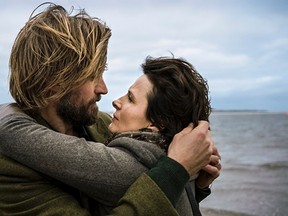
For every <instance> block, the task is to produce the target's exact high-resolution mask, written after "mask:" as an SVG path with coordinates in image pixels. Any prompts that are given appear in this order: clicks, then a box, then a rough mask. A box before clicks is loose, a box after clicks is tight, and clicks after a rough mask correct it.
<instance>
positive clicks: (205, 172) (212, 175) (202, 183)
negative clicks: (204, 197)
mask: <svg viewBox="0 0 288 216" xmlns="http://www.w3.org/2000/svg"><path fill="white" fill-rule="evenodd" d="M221 168H222V165H221V156H220V154H219V152H218V150H217V148H216V147H215V146H214V148H213V154H212V155H211V157H210V163H209V164H208V165H207V166H205V167H204V168H203V169H202V170H200V173H199V176H198V178H197V179H196V186H197V187H198V188H200V189H204V188H207V187H208V186H209V185H210V184H211V183H212V182H213V181H214V180H215V179H216V178H218V177H219V175H220V170H221Z"/></svg>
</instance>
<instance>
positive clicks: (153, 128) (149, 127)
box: [147, 125, 159, 132]
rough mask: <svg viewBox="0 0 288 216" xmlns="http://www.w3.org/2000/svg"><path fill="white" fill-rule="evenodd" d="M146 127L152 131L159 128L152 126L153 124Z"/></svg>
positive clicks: (156, 130)
mask: <svg viewBox="0 0 288 216" xmlns="http://www.w3.org/2000/svg"><path fill="white" fill-rule="evenodd" d="M147 128H148V129H150V130H152V131H153V132H158V131H159V129H158V128H157V127H156V126H154V125H150V126H148V127H147Z"/></svg>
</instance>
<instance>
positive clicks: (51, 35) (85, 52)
mask: <svg viewBox="0 0 288 216" xmlns="http://www.w3.org/2000/svg"><path fill="white" fill-rule="evenodd" d="M110 36H111V30H110V29H109V28H108V27H107V26H106V25H105V24H104V23H103V22H101V20H99V19H97V18H92V17H90V16H89V15H88V14H87V13H86V12H85V11H84V10H80V11H79V12H78V13H77V14H75V15H73V16H72V15H71V14H68V13H67V11H66V10H65V9H64V8H63V7H62V6H59V5H49V7H48V8H47V9H46V10H45V11H43V12H41V13H39V14H37V15H35V16H33V17H30V18H29V20H28V22H27V23H26V25H25V26H24V27H23V28H22V29H21V31H20V32H19V34H18V36H17V38H16V39H15V42H14V45H13V47H12V52H11V56H10V93H11V95H12V97H13V98H14V99H15V100H16V102H17V103H18V104H19V105H20V106H21V108H22V109H23V110H26V111H38V110H39V109H41V108H44V107H46V106H47V105H48V104H49V103H51V102H52V101H56V100H59V99H60V98H61V97H63V96H64V95H66V94H67V93H69V92H71V91H72V90H73V89H75V88H77V87H80V86H81V85H83V84H84V83H85V82H86V81H87V80H89V79H93V78H96V79H97V78H101V76H102V74H103V72H104V70H105V67H106V60H107V48H108V40H109V38H110ZM55 87H57V88H58V89H61V90H60V91H53V89H55Z"/></svg>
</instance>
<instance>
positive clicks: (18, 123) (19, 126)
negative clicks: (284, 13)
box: [0, 109, 206, 200]
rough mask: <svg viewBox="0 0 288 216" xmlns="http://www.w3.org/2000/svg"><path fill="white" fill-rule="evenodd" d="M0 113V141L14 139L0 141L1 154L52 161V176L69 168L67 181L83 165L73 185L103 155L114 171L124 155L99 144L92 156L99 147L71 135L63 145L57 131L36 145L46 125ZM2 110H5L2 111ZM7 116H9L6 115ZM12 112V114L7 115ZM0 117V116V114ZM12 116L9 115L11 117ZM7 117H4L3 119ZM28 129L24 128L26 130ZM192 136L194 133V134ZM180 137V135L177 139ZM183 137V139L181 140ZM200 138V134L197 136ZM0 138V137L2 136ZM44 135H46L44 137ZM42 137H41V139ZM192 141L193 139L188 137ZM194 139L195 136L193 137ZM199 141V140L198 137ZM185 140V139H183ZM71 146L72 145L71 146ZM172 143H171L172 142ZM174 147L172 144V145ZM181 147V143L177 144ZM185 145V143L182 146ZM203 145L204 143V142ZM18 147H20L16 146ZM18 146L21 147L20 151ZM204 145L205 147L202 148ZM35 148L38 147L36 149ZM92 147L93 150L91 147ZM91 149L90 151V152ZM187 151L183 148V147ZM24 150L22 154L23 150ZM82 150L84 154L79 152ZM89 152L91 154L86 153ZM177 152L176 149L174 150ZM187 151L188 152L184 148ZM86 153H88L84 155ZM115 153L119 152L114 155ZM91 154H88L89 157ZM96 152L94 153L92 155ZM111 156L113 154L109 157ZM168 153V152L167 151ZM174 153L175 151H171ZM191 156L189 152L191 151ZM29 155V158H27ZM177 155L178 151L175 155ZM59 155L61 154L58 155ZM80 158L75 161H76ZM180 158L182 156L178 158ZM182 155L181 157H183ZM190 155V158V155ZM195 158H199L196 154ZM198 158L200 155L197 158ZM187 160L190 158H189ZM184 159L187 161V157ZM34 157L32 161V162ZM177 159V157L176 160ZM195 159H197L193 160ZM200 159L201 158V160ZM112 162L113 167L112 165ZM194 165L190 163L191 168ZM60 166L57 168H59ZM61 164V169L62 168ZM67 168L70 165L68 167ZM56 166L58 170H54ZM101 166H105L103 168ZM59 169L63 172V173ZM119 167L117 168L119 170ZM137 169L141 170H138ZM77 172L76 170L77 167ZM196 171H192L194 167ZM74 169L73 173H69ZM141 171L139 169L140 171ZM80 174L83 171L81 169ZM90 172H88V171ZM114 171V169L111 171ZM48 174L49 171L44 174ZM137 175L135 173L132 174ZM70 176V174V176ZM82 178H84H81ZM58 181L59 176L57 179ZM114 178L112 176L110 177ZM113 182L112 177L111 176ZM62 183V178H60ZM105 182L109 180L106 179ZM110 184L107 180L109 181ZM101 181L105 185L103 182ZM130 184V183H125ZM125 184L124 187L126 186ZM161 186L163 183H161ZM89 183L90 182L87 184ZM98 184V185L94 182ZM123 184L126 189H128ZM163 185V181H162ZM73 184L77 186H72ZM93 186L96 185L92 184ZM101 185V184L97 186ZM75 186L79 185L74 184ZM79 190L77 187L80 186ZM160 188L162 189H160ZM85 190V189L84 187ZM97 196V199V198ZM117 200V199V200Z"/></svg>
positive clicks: (126, 165)
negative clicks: (68, 154) (66, 156)
mask: <svg viewBox="0 0 288 216" xmlns="http://www.w3.org/2000/svg"><path fill="white" fill-rule="evenodd" d="M0 113H1V115H2V119H1V124H0V136H1V140H7V141H9V140H10V141H11V139H14V140H13V144H12V145H11V143H10V144H7V143H6V142H3V143H2V144H1V148H2V149H4V151H5V153H6V154H8V155H10V156H11V154H12V155H13V154H16V156H15V155H14V158H15V157H16V158H17V160H19V158H20V161H21V160H24V161H26V164H28V165H29V163H31V164H32V166H40V167H41V166H44V167H45V163H46V165H47V163H48V164H49V166H50V167H51V163H52V170H50V172H51V173H52V176H53V174H54V173H55V169H56V172H58V174H57V175H59V178H63V177H64V178H65V176H66V174H67V176H69V174H71V171H72V178H69V181H71V180H72V181H73V175H74V176H75V175H76V176H77V175H78V174H79V173H76V174H75V172H77V169H76V168H79V167H77V166H78V165H79V163H80V164H83V163H84V164H85V166H83V167H85V173H84V174H85V175H84V176H83V179H84V180H83V181H84V182H81V181H80V182H79V179H76V180H75V182H76V184H81V185H82V184H84V185H85V184H87V181H86V180H87V177H88V178H89V176H90V177H91V176H93V174H94V173H97V167H101V165H102V163H103V157H108V158H109V163H108V165H107V166H109V167H112V168H114V169H115V171H117V170H118V172H119V163H115V161H116V162H117V160H118V159H119V158H125V157H127V154H125V155H123V152H122V151H119V150H117V151H116V152H117V154H116V157H114V156H115V155H113V154H114V150H113V153H112V154H111V152H110V151H109V150H108V151H106V149H108V148H106V147H105V146H104V145H100V146H101V147H100V150H101V148H103V149H104V154H103V151H100V152H101V154H100V155H98V156H96V157H95V158H94V156H93V155H95V152H96V153H97V152H98V151H99V147H98V148H97V150H95V149H94V148H93V147H95V146H94V145H93V147H92V148H91V146H92V145H90V144H89V142H88V143H87V142H86V141H85V140H84V139H78V138H75V137H71V136H66V138H67V140H65V142H66V144H67V145H64V146H63V144H62V143H59V139H58V138H57V136H58V135H61V136H65V135H63V134H58V135H56V134H57V133H55V132H54V134H53V135H51V134H50V135H51V136H48V139H47V140H49V142H48V144H47V145H45V146H44V147H43V146H40V145H38V144H39V143H38V142H39V134H40V135H41V136H40V137H42V139H43V137H46V135H47V134H46V132H45V130H47V129H46V128H39V125H37V124H36V123H35V122H33V119H31V118H30V117H29V116H27V115H25V114H23V113H17V112H16V113H15V112H14V113H12V114H11V113H10V114H7V113H6V114H5V115H3V109H1V110H0ZM4 113H5V112H4ZM9 115H10V116H9ZM11 115H12V116H11ZM3 116H4V117H3ZM11 117H12V118H11ZM6 118H7V119H6ZM27 130H28V131H27ZM27 133H28V134H31V136H32V137H33V134H34V138H31V137H30V138H29V139H28V140H26V141H25V139H27V137H26V135H27ZM35 134H38V136H36V138H35ZM194 136H195V135H194ZM181 137H182V138H181ZM183 137H184V139H183ZM200 137H202V136H200ZM2 138H3V139H2ZM46 138H47V137H46ZM191 138H193V136H192V137H189V139H191ZM195 138H197V137H194V139H195ZM185 139H187V133H184V134H182V135H178V141H179V142H185ZM44 140H45V139H44ZM79 140H80V144H81V142H85V143H86V145H85V143H84V146H85V147H84V148H83V143H82V147H81V145H80V146H79V145H78V144H79ZM192 140H193V139H192ZM196 140H197V139H196ZM200 141H201V139H200ZM186 142H187V141H186ZM23 143H26V144H27V145H23ZM189 143H190V140H189ZM31 145H32V147H31ZM57 145H60V146H62V147H61V148H60V150H59V146H57ZM72 146H73V147H72ZM172 146H173V145H172ZM174 146H175V145H174ZM181 146H182V145H181ZM183 146H185V145H183ZM204 146H205V145H204ZM19 147H20V149H19ZM21 148H22V150H21ZM205 148H206V147H205ZM37 149H38V150H37ZM71 149H74V150H73V152H72V153H71V154H72V156H71V154H70V157H68V158H65V161H64V162H63V164H62V163H59V161H55V160H53V157H54V156H55V155H57V154H59V153H60V154H61V152H67V151H68V152H69V151H71ZM93 149H94V150H93ZM174 149H177V145H176V148H174ZM91 150H92V151H91ZM186 150H187V148H186ZM25 151H26V152H25ZM23 152H25V153H23ZM83 152H84V153H83ZM89 152H90V153H91V152H92V153H91V154H89ZM176 152H177V151H176ZM188 152H189V151H188ZM87 153H88V155H86V154H87ZM118 153H119V155H120V156H119V155H118ZM83 154H84V155H86V158H85V157H84V159H83V160H81V159H82V158H83ZM185 154H186V155H187V152H185ZM91 155H92V157H91ZM96 155H97V154H96ZM111 155H113V156H111ZM168 155H169V153H168ZM174 155H175V154H174ZM192 155H193V154H192ZM30 156H31V157H30ZM178 156H179V154H178ZM180 156H181V155H180ZM45 157H47V158H48V159H47V160H48V162H47V160H46V162H45V163H44V165H43V163H39V161H41V160H42V159H43V158H45ZM60 158H61V157H60ZM77 158H78V159H80V161H79V160H77ZM93 158H94V159H96V163H95V160H93ZM171 158H173V154H172V157H171ZM180 158H181V159H182V158H183V157H180ZM184 158H185V157H184ZM192 158H193V157H192ZM198 158H199V157H198ZM200 158H201V157H200ZM190 159H191V157H190ZM190 159H188V161H189V160H190ZM33 160H34V161H33ZM176 160H177V159H176ZM185 160H186V161H187V158H186V159H184V161H185ZM196 161H197V160H196ZM202 162H203V161H202ZM65 163H67V164H68V167H66V168H67V169H65V166H67V164H66V165H65ZM97 163H98V166H97ZM114 163H115V166H113V165H114ZM71 164H72V166H73V165H75V169H76V170H71V169H70V168H71ZM86 164H90V166H89V168H88V170H89V169H91V172H88V175H87V167H86ZM129 164H131V163H130V162H129V163H126V162H125V161H124V162H123V163H120V166H121V165H123V166H122V167H123V168H124V169H125V170H127V168H128V171H129ZM187 164H188V163H186V165H187ZM53 165H54V166H53ZM193 166H194V165H192V167H193ZM59 167H60V168H59ZM63 167H64V168H63ZM69 167H70V168H69ZM57 168H59V169H57ZM104 168H105V167H104ZM63 170H64V172H65V170H66V172H67V173H63ZM120 170H121V169H120ZM140 170H141V169H140ZM78 171H79V169H78ZM81 171H82V170H80V176H81ZM194 171H196V170H194ZM73 172H74V174H73ZM140 172H141V171H140ZM82 173H83V171H82ZM89 173H90V174H89ZM112 173H114V172H112ZM133 174H134V175H135V173H134V171H133V172H132V175H129V176H133ZM48 175H49V174H48ZM105 175H107V173H105ZM136 175H137V176H138V175H140V174H139V173H138V174H136ZM137 176H133V179H132V180H131V183H132V181H134V180H135V179H136V177H137ZM70 177H71V176H70ZM85 178H86V179H85ZM98 178H99V176H97V179H98ZM90 179H91V182H90V184H91V183H93V185H97V182H95V178H94V176H93V178H90ZM60 180H61V179H60ZM114 180H115V179H114ZM100 181H101V176H100ZM112 181H113V179H112ZM64 182H65V181H64ZM108 183H109V182H108ZM110 183H111V182H110ZM105 184H107V183H106V182H105ZM157 184H158V185H159V186H160V188H161V182H160V184H159V183H157ZM129 185H130V184H129ZM129 185H128V186H129ZM164 185H165V184H164ZM72 186H75V185H72ZM90 186H91V185H90ZM98 186H99V185H98ZM128 186H127V188H128ZM162 186H163V184H162ZM76 187H77V186H76ZM96 187H97V186H96ZM100 187H101V185H100ZM78 188H79V187H78ZM80 189H81V187H80ZM161 189H162V190H163V188H161ZM82 190H83V188H82ZM87 190H89V191H92V190H93V188H92V189H91V187H88V188H87ZM84 191H85V190H84ZM100 199H101V198H100ZM109 199H111V196H109ZM117 200H118V199H117Z"/></svg>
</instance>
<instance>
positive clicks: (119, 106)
mask: <svg viewBox="0 0 288 216" xmlns="http://www.w3.org/2000/svg"><path fill="white" fill-rule="evenodd" d="M112 106H113V107H114V108H115V109H116V110H119V109H120V108H121V102H120V100H119V99H117V100H114V101H112Z"/></svg>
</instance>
